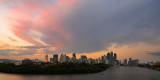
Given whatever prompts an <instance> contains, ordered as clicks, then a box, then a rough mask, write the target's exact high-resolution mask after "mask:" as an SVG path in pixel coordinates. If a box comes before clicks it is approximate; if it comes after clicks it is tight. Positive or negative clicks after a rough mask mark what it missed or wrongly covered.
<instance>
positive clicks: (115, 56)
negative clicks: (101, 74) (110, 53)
mask: <svg viewBox="0 0 160 80" xmlns="http://www.w3.org/2000/svg"><path fill="white" fill-rule="evenodd" d="M116 60H117V54H116V53H114V61H116Z"/></svg>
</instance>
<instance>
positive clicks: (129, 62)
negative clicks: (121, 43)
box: [128, 58, 132, 66]
mask: <svg viewBox="0 0 160 80" xmlns="http://www.w3.org/2000/svg"><path fill="white" fill-rule="evenodd" d="M128 66H132V58H129V61H128Z"/></svg>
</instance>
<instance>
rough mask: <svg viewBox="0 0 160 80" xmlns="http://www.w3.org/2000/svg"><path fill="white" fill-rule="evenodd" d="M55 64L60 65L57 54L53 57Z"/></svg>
mask: <svg viewBox="0 0 160 80" xmlns="http://www.w3.org/2000/svg"><path fill="white" fill-rule="evenodd" d="M53 63H54V64H55V63H58V55H57V54H55V55H53Z"/></svg>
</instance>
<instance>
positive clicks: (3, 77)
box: [0, 67, 160, 80]
mask: <svg viewBox="0 0 160 80" xmlns="http://www.w3.org/2000/svg"><path fill="white" fill-rule="evenodd" d="M159 75H160V72H158V71H154V70H148V69H143V68H137V67H112V68H109V69H107V70H106V71H103V72H100V73H93V74H75V75H74V74H70V75H16V74H4V73H0V80H160V78H159Z"/></svg>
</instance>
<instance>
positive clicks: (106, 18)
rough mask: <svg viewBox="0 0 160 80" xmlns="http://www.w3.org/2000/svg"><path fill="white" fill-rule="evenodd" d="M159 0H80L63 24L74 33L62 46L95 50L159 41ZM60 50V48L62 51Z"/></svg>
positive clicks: (67, 48)
mask: <svg viewBox="0 0 160 80" xmlns="http://www.w3.org/2000/svg"><path fill="white" fill-rule="evenodd" d="M159 3H160V1H157V0H152V1H151V0H141V1H139V0H121V1H119V0H81V4H80V5H78V6H79V7H77V8H76V9H75V11H74V12H73V14H72V15H71V16H70V17H69V18H67V20H66V21H68V22H66V25H67V26H66V27H67V28H68V29H69V30H70V32H71V33H72V34H73V35H74V40H73V41H72V42H71V43H66V44H67V45H66V46H65V48H64V49H65V50H69V51H73V50H76V51H84V52H95V51H101V50H105V49H106V48H107V47H109V46H110V45H111V44H112V43H117V45H124V44H134V43H140V42H143V43H146V44H154V45H159V42H160V33H159V32H160V27H159V25H160V23H159V21H160V14H159V13H160V6H159ZM65 50H64V51H65Z"/></svg>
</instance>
